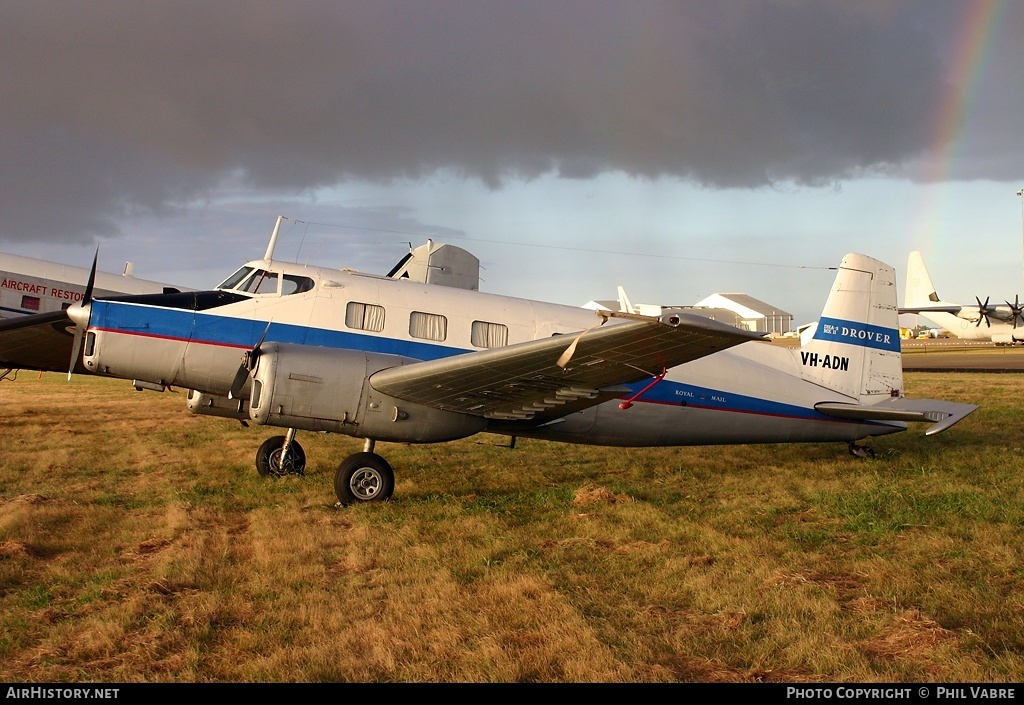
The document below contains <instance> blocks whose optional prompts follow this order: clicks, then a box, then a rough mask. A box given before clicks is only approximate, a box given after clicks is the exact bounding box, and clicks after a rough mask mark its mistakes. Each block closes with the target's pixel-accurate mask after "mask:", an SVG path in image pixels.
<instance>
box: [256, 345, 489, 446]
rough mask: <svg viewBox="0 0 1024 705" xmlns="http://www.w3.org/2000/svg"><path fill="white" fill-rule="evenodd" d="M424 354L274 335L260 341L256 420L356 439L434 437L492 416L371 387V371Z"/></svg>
mask: <svg viewBox="0 0 1024 705" xmlns="http://www.w3.org/2000/svg"><path fill="white" fill-rule="evenodd" d="M416 362H419V360H414V359H412V358H407V357H401V356H399V355H384V354H381V353H372V352H363V351H360V350H339V349H337V348H322V347H313V346H310V345H294V344H290V343H278V342H270V343H265V344H263V345H261V346H260V354H259V358H258V360H257V363H256V370H255V372H254V374H253V382H252V393H251V396H250V398H249V417H250V418H251V419H252V420H253V421H255V422H256V423H258V424H267V425H271V426H282V427H285V428H299V429H303V430H307V431H330V432H333V433H344V434H347V435H349V436H357V437H359V438H373V439H375V440H381V441H399V442H404V443H435V442H438V441H450V440H454V439H456V438H465V437H466V436H472V435H473V434H475V433H479V432H480V431H482V430H483V429H484V427H485V426H486V425H487V420H486V419H484V418H482V417H478V416H470V415H468V414H460V413H457V412H453V411H442V410H440V409H433V408H430V407H427V406H422V405H419V404H412V403H409V402H404V401H402V400H400V399H395V398H394V397H390V396H388V395H386V394H381V393H380V392H377V391H376V390H374V389H373V388H372V387H371V386H370V384H369V382H368V380H369V378H370V375H372V374H373V373H374V372H378V371H380V370H383V369H387V368H389V367H395V366H397V365H406V364H414V363H416Z"/></svg>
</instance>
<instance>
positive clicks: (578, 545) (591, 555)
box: [0, 373, 1024, 683]
mask: <svg viewBox="0 0 1024 705" xmlns="http://www.w3.org/2000/svg"><path fill="white" fill-rule="evenodd" d="M1022 382H1024V378H1021V377H1020V376H1018V375H998V374H980V375H949V374H933V375H928V374H923V373H922V374H917V375H910V376H908V388H909V390H910V392H911V394H912V395H914V396H938V397H944V398H950V399H955V400H960V401H967V402H973V403H979V404H981V405H982V409H981V410H979V411H978V412H976V413H975V414H973V415H972V416H970V417H968V419H966V420H965V421H963V422H961V423H960V424H959V425H957V426H955V427H954V428H953V429H951V430H950V431H948V432H946V433H944V434H940V435H938V436H935V437H930V438H924V437H923V435H922V429H920V428H916V429H912V430H911V431H909V432H908V433H905V434H898V435H896V436H888V437H885V438H881V439H878V440H877V441H876V442H875V443H874V447H875V450H876V452H877V454H878V457H877V458H875V459H874V460H871V461H864V460H859V459H855V458H852V457H850V456H849V455H848V454H847V453H846V448H845V446H844V445H841V444H835V445H833V444H810V445H787V446H737V447H725V448H722V447H716V448H660V449H601V448H586V447H575V446H567V445H560V444H553V443H542V442H536V441H524V440H520V441H519V442H518V443H517V445H516V448H515V449H513V450H510V449H508V448H506V447H501V445H500V444H503V443H507V441H506V440H505V439H502V438H498V437H491V436H486V435H485V436H480V437H477V438H472V439H467V440H464V441H459V442H456V443H448V444H441V445H428V446H403V445H397V444H382V445H381V446H379V447H378V451H379V452H382V453H383V454H384V455H386V456H387V457H388V458H389V460H390V461H391V462H392V464H393V465H394V466H395V468H396V473H397V487H396V492H395V498H394V501H392V502H391V503H388V504H386V505H377V506H364V507H350V508H347V509H338V508H335V507H334V506H333V502H334V497H333V491H332V482H333V468H334V466H335V465H336V464H337V463H338V462H339V461H340V460H341V459H342V458H343V457H344V456H345V455H346V454H348V453H350V452H354V451H356V450H358V449H359V448H360V443H359V442H358V441H356V440H353V439H348V438H344V437H338V436H328V435H319V434H300V441H301V442H302V443H303V445H304V447H305V449H306V455H307V457H308V459H309V468H308V469H307V475H306V476H305V477H303V478H287V479H284V480H278V481H274V480H266V479H262V478H259V477H258V476H257V475H256V472H255V470H254V469H253V467H252V462H253V455H254V453H255V449H256V447H257V445H258V444H259V442H260V441H261V440H262V439H263V438H265V437H267V436H270V435H275V434H276V432H277V431H276V430H274V429H244V428H242V427H241V426H240V425H239V424H237V423H234V422H230V421H226V420H223V419H207V418H197V417H193V416H191V415H189V414H188V412H187V411H185V409H184V398H183V395H181V394H177V393H174V394H164V395H157V394H153V393H141V394H140V393H136V392H134V391H131V390H130V389H129V388H128V385H127V383H123V382H112V381H106V380H99V379H88V378H76V380H75V381H74V382H73V383H71V384H70V385H69V384H68V383H67V382H65V381H63V380H62V379H61V378H60V376H59V375H53V376H50V375H45V376H43V378H42V379H39V378H37V377H36V376H35V375H29V374H25V373H22V375H21V376H20V377H19V378H18V379H17V380H15V381H13V382H11V381H5V382H2V383H0V401H2V411H0V422H2V424H3V428H4V442H3V450H2V451H0V679H2V680H3V681H5V682H58V681H67V682H86V681H93V682H140V681H188V682H210V681H230V682H257V681H318V682H319V681H346V682H381V681H401V682H582V681H587V682H676V681H700V682H769V681H770V682H807V683H814V682H837V681H856V682H940V681H942V682H1018V681H1021V680H1024V657H1022V655H1021V654H1022V653H1024V619H1022V617H1021V615H1022V614H1024V610H1022V607H1024V605H1022V598H1024V560H1022V548H1021V547H1022V546H1024V536H1022V533H1024V531H1022V527H1024V500H1022V497H1024V492H1022V489H1024V488H1022V483H1024V480H1022V473H1021V466H1020V461H1019V458H1020V455H1021V433H1020V432H1021V427H1022V422H1021V418H1020V415H1019V412H1018V408H1019V399H1020V395H1021V388H1022Z"/></svg>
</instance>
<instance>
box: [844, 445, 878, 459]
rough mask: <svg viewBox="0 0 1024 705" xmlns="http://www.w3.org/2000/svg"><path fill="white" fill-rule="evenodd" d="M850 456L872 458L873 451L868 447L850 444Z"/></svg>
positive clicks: (873, 455)
mask: <svg viewBox="0 0 1024 705" xmlns="http://www.w3.org/2000/svg"><path fill="white" fill-rule="evenodd" d="M850 455H852V456H853V457H855V458H874V457H875V451H874V449H872V448H871V447H870V446H859V445H857V444H856V443H851V444H850Z"/></svg>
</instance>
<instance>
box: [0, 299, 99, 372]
mask: <svg viewBox="0 0 1024 705" xmlns="http://www.w3.org/2000/svg"><path fill="white" fill-rule="evenodd" d="M74 325H75V324H74V323H73V322H72V321H71V319H70V318H68V315H67V313H65V312H64V311H51V312H49V313H40V314H36V315H32V316H19V317H18V318H5V319H3V320H0V370H5V369H7V368H13V369H17V370H42V371H44V372H67V371H68V366H69V364H70V362H71V347H72V344H73V341H74V334H73V332H74ZM69 328H70V330H68V329H69ZM75 372H78V373H85V372H87V370H86V369H85V367H84V366H83V365H82V361H81V360H78V361H77V362H76V363H75Z"/></svg>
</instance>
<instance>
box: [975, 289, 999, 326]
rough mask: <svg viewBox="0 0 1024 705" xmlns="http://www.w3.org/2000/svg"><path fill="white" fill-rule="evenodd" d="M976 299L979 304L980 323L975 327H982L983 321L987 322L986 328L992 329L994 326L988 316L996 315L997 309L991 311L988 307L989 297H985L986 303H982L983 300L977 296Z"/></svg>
mask: <svg viewBox="0 0 1024 705" xmlns="http://www.w3.org/2000/svg"><path fill="white" fill-rule="evenodd" d="M974 299H975V300H976V301H977V302H978V315H979V318H978V322H977V323H975V324H974V325H975V327H980V326H981V322H982V321H985V325H986V326H989V327H991V326H992V324H991V323H990V322H989V320H988V316H989V314H990V313H995V309H991V308H989V307H988V297H987V296H986V297H985V303H981V298H979V297H977V296H975V297H974Z"/></svg>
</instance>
